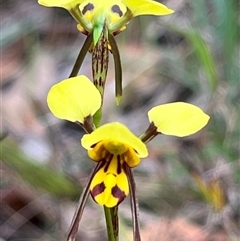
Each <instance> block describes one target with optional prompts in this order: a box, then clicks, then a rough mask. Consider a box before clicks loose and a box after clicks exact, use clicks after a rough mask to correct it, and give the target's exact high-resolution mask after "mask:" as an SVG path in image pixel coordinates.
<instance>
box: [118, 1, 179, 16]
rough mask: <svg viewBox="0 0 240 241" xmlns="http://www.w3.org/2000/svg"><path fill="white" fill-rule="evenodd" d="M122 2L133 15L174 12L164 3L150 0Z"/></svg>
mask: <svg viewBox="0 0 240 241" xmlns="http://www.w3.org/2000/svg"><path fill="white" fill-rule="evenodd" d="M122 3H123V4H125V5H126V6H127V7H128V8H129V9H130V10H131V12H132V13H133V15H134V16H138V15H167V14H171V13H173V12H174V11H173V10H171V9H169V8H167V7H166V6H165V5H163V4H161V3H158V2H156V1H152V0H137V1H136V0H123V1H122Z"/></svg>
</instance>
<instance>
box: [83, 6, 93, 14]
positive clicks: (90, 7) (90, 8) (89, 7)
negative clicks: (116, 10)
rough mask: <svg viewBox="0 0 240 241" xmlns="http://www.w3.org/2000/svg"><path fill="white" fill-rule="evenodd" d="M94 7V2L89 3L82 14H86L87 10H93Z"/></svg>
mask: <svg viewBox="0 0 240 241" xmlns="http://www.w3.org/2000/svg"><path fill="white" fill-rule="evenodd" d="M93 9H94V5H93V4H92V3H88V4H87V5H86V6H85V7H84V8H83V10H82V14H83V15H84V14H85V13H86V12H87V11H92V10H93Z"/></svg>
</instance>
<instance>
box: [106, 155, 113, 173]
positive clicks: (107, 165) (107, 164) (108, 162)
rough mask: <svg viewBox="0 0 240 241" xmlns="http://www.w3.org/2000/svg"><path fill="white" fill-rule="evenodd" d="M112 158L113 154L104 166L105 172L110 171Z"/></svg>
mask: <svg viewBox="0 0 240 241" xmlns="http://www.w3.org/2000/svg"><path fill="white" fill-rule="evenodd" d="M112 158H113V155H110V156H109V160H107V163H106V165H105V167H104V172H107V171H108V168H109V165H110V162H111V161H112Z"/></svg>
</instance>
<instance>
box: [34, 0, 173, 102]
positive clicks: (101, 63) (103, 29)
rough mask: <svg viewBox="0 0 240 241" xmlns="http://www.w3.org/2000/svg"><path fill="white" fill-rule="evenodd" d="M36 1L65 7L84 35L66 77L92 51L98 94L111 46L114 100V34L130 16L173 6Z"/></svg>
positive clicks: (119, 0) (144, 1) (121, 0)
mask: <svg viewBox="0 0 240 241" xmlns="http://www.w3.org/2000/svg"><path fill="white" fill-rule="evenodd" d="M38 3H39V4H41V5H43V6H46V7H61V8H65V9H66V10H68V11H69V13H70V14H71V15H72V16H73V18H74V19H75V20H76V22H77V23H78V24H77V28H78V30H79V31H80V32H82V33H83V34H85V35H87V38H86V40H85V42H84V44H83V47H82V48H81V50H80V52H79V55H78V57H77V60H76V63H75V65H74V67H73V70H72V72H71V74H70V77H74V76H76V75H77V74H78V71H79V69H80V67H81V65H82V62H83V60H84V58H85V56H86V54H87V52H88V51H89V50H90V51H91V52H93V56H92V59H93V61H92V62H93V63H92V69H93V80H94V84H95V85H96V87H97V88H98V89H99V91H100V93H101V95H102V96H103V93H104V85H105V81H106V75H107V69H108V50H109V49H110V50H111V52H112V54H113V58H114V65H115V82H116V87H115V95H116V102H117V104H119V102H120V100H121V96H122V68H121V60H120V56H119V50H118V47H117V44H116V41H115V38H114V36H115V35H116V34H118V33H120V32H122V31H123V30H124V29H126V25H127V24H128V23H129V22H130V21H131V19H132V18H134V17H137V16H139V15H155V16H161V15H168V14H171V13H173V10H171V9H169V8H167V7H166V6H165V5H163V4H161V3H159V2H156V1H153V0H137V1H136V0H114V1H113V0H104V1H103V0H85V1H84V0H38ZM96 66H98V68H96Z"/></svg>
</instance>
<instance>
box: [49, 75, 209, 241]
mask: <svg viewBox="0 0 240 241" xmlns="http://www.w3.org/2000/svg"><path fill="white" fill-rule="evenodd" d="M47 103H48V106H49V109H50V110H51V111H52V113H53V114H54V115H55V116H56V117H58V118H60V119H66V120H69V121H73V122H78V123H80V124H81V125H82V126H83V128H84V129H85V130H86V132H87V134H85V135H84V136H83V137H82V139H81V144H82V146H83V147H84V148H85V149H86V150H87V151H88V155H89V157H90V158H91V159H92V160H93V161H95V162H97V166H96V167H95V169H94V171H93V173H92V175H91V176H90V179H89V182H88V184H87V186H86V188H85V190H84V192H83V194H82V198H81V201H80V204H79V207H78V209H77V211H76V215H75V216H74V220H73V222H72V226H71V229H70V232H69V236H68V237H69V238H68V240H74V237H75V235H76V233H77V229H78V225H79V221H80V218H81V215H82V212H83V208H84V206H85V203H86V199H87V197H88V194H89V192H90V193H91V196H92V197H93V199H94V200H95V201H96V202H97V203H98V204H100V205H104V206H106V207H109V208H111V207H115V206H117V205H118V204H119V203H121V202H122V201H123V200H124V199H125V197H126V196H127V195H128V194H129V192H130V193H131V203H132V207H133V209H132V210H133V217H134V222H135V224H134V226H135V227H137V229H136V230H135V233H136V234H137V235H138V233H139V223H138V215H137V204H136V202H137V201H136V196H135V183H134V178H133V174H132V171H131V168H133V167H135V166H137V165H138V164H139V163H140V159H141V158H145V157H147V156H148V150H147V147H146V143H147V142H148V141H150V140H151V139H153V138H154V137H155V136H157V135H158V134H166V135H174V136H179V137H182V136H188V135H191V134H194V133H196V132H197V131H199V130H200V129H202V128H203V127H204V126H205V125H206V124H207V122H208V120H209V116H208V115H207V114H205V113H204V112H203V111H202V110H201V109H200V108H198V107H197V106H194V105H191V104H188V103H183V102H176V103H168V104H164V105H159V106H156V107H153V108H152V109H151V110H150V111H149V112H148V117H149V121H150V125H149V127H148V129H147V130H146V131H145V132H144V133H143V134H142V135H141V136H140V137H136V136H135V135H134V134H133V133H132V132H131V131H130V130H129V129H128V128H127V127H126V126H124V125H123V124H121V123H118V122H113V123H108V124H105V125H102V126H100V127H99V128H97V129H96V128H95V126H94V125H93V123H92V118H91V117H92V116H93V115H94V113H95V112H96V111H97V110H98V109H99V108H100V106H101V95H100V93H99V92H98V91H97V89H96V87H95V86H94V85H93V84H92V82H91V81H90V80H89V79H88V78H87V77H85V76H78V77H73V78H69V79H65V80H63V81H61V82H60V83H58V84H56V85H54V86H53V87H52V88H51V89H50V91H49V93H48V97H47Z"/></svg>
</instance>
